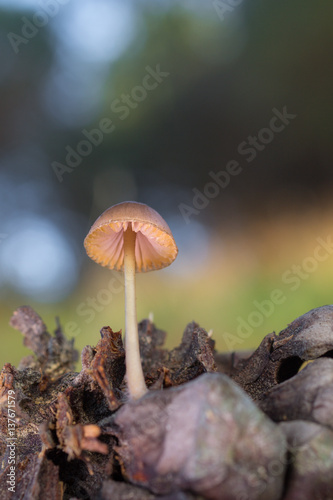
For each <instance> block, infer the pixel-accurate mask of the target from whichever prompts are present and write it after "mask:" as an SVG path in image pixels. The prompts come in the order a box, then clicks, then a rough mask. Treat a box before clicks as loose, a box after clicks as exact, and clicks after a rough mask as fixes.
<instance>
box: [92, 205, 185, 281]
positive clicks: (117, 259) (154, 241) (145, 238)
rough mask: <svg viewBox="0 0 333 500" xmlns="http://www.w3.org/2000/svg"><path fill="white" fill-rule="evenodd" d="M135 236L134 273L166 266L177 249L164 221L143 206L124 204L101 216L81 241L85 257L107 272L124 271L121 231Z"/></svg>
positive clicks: (122, 233)
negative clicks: (132, 232) (86, 255)
mask: <svg viewBox="0 0 333 500" xmlns="http://www.w3.org/2000/svg"><path fill="white" fill-rule="evenodd" d="M128 227H131V228H132V231H135V232H136V241H135V262H136V271H137V272H139V273H140V272H146V271H152V270H154V269H161V268H163V267H166V266H169V265H170V264H171V263H172V262H173V261H174V260H175V258H176V257H177V254H178V248H177V245H176V243H175V240H174V238H173V236H172V233H171V230H170V228H169V226H168V224H167V223H166V222H165V220H164V219H163V218H162V217H161V216H160V214H158V213H157V212H156V210H154V209H153V208H150V207H148V206H147V205H145V204H144V203H137V202H134V201H125V202H123V203H118V204H117V205H114V206H112V207H110V208H108V209H107V210H105V212H103V213H102V215H100V216H99V217H98V219H97V220H96V221H95V223H94V224H93V225H92V226H91V228H90V231H89V233H88V235H87V236H86V238H85V240H84V246H85V249H86V252H87V254H88V255H89V257H90V258H91V259H92V260H94V261H95V262H97V263H98V264H101V265H102V266H105V267H108V268H109V269H116V270H117V271H122V270H123V268H124V231H126V229H127V228H128Z"/></svg>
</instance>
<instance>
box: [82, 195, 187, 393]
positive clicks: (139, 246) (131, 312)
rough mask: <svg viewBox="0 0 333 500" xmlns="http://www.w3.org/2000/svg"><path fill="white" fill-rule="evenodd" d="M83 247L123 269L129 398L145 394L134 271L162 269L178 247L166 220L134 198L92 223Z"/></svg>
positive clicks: (106, 263)
mask: <svg viewBox="0 0 333 500" xmlns="http://www.w3.org/2000/svg"><path fill="white" fill-rule="evenodd" d="M84 246H85V249H86V251H87V254H88V255H89V257H90V258H91V259H93V260H94V261H96V262H97V263H98V264H101V265H102V266H105V267H108V268H109V269H115V270H117V271H124V279H125V351H126V377H127V386H128V390H129V394H130V397H131V398H132V399H138V398H140V397H141V396H143V395H144V394H145V392H146V391H147V387H146V384H145V380H144V376H143V371H142V366H141V358H140V351H139V336H138V325H137V318H136V304H135V273H136V272H138V273H140V272H146V271H151V270H154V269H161V268H163V267H166V266H168V265H170V264H171V263H172V262H173V261H174V260H175V258H176V257H177V253H178V248H177V246H176V243H175V240H174V238H173V236H172V233H171V230H170V228H169V226H168V225H167V223H166V222H165V220H164V219H163V218H162V217H161V216H160V215H159V214H158V213H157V212H156V211H155V210H154V209H152V208H150V207H148V206H147V205H144V204H143V203H137V202H133V201H127V202H123V203H119V204H117V205H114V206H112V207H110V208H108V209H107V210H106V211H105V212H103V213H102V215H101V216H100V217H99V218H98V219H97V220H96V222H95V223H94V224H93V225H92V227H91V229H90V231H89V233H88V235H87V237H86V238H85V240H84Z"/></svg>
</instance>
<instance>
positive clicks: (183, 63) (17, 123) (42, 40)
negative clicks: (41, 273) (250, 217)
mask: <svg viewBox="0 0 333 500" xmlns="http://www.w3.org/2000/svg"><path fill="white" fill-rule="evenodd" d="M222 3H223V2H211V3H210V4H209V8H207V5H205V6H202V5H200V3H198V8H197V10H195V9H191V10H190V9H188V8H185V7H184V6H182V3H181V2H179V3H178V2H170V6H169V8H166V7H165V6H164V8H161V6H154V5H152V4H151V3H150V2H141V3H139V4H138V5H136V10H137V14H138V17H137V27H136V29H137V33H136V35H135V36H134V40H133V42H132V44H131V45H130V46H129V47H128V49H127V50H126V52H125V53H124V54H123V55H122V56H121V58H120V59H119V60H118V61H117V62H116V63H114V64H112V65H110V68H109V76H108V77H107V78H106V79H105V92H104V97H103V105H102V106H100V108H99V109H96V113H95V116H94V117H93V119H92V120H91V121H90V123H85V124H84V126H83V127H81V126H80V127H77V129H75V128H71V129H68V128H66V127H61V126H60V125H59V123H57V122H56V121H55V120H54V119H52V117H51V116H50V115H49V114H48V113H47V112H46V110H45V107H43V100H42V98H41V90H42V85H43V81H44V79H45V78H46V76H47V74H48V72H49V71H50V68H51V67H52V64H53V62H54V55H55V53H56V51H57V46H56V44H55V40H54V35H53V33H52V30H51V29H49V26H46V27H45V28H43V29H40V31H39V33H38V35H37V36H36V37H35V38H34V39H32V40H31V41H30V42H29V44H27V45H26V46H22V50H20V53H19V54H18V55H15V54H14V53H13V51H12V49H11V47H10V44H9V42H8V39H6V38H7V34H8V32H10V31H14V32H19V29H20V26H21V24H22V21H21V18H22V15H23V14H24V13H22V12H17V11H15V12H14V11H5V10H3V11H2V12H1V16H0V29H1V38H2V45H3V50H2V53H3V55H2V59H3V63H2V70H1V73H2V75H1V95H2V99H1V108H2V113H1V114H2V121H1V129H0V144H1V146H2V150H3V152H4V154H6V153H8V152H10V151H11V150H12V149H16V150H17V149H19V148H21V147H23V146H26V145H28V144H29V142H30V143H32V142H34V143H36V141H37V142H38V143H39V144H40V145H41V147H42V150H43V152H44V154H45V163H44V166H43V168H42V169H41V168H40V167H37V166H36V168H34V167H33V166H30V164H29V159H28V158H27V165H29V175H30V176H34V175H37V176H46V177H48V178H51V180H52V182H53V184H54V189H56V190H57V193H58V196H60V198H61V199H62V200H63V203H64V204H65V205H67V206H68V207H70V208H72V209H75V210H76V211H79V212H82V213H84V214H86V215H87V214H90V209H91V204H92V185H93V183H94V179H95V178H96V176H97V175H98V174H99V172H101V171H103V170H105V169H107V168H110V169H112V168H113V167H118V168H125V169H126V170H127V171H129V172H132V173H133V174H134V177H135V181H136V183H137V186H138V190H139V191H138V193H139V194H138V198H140V199H146V198H147V197H148V198H149V197H153V196H154V195H153V194H152V192H153V191H152V188H157V189H158V190H157V192H158V193H160V192H161V191H163V192H164V195H165V197H166V198H167V199H168V200H169V203H170V198H172V205H173V207H174V209H176V207H177V205H178V204H179V203H180V202H185V203H186V202H190V201H191V197H192V196H193V193H192V188H193V187H197V188H199V189H200V188H201V187H202V186H203V185H204V184H205V183H206V182H207V181H208V180H209V179H208V173H209V171H211V170H213V171H219V170H221V169H223V168H224V167H225V165H226V163H227V162H228V161H229V160H232V159H237V160H238V161H240V162H241V161H242V162H243V163H244V158H243V159H242V158H241V157H240V156H239V154H238V153H237V148H238V145H239V144H240V143H241V142H242V141H244V140H246V139H247V137H248V136H249V135H256V133H257V132H258V131H259V130H260V129H261V128H263V127H266V126H267V125H268V123H269V120H270V118H271V116H272V108H277V109H282V108H283V106H287V109H288V111H289V112H290V113H294V114H296V115H297V119H296V120H295V121H294V122H293V124H292V125H291V126H290V127H289V129H288V133H281V134H280V135H277V137H276V138H275V139H274V141H273V142H272V143H271V144H269V145H268V146H267V148H265V150H264V151H263V152H262V153H261V154H260V155H259V154H258V156H257V158H256V161H255V162H254V163H253V164H249V165H247V164H246V163H245V165H244V167H246V168H244V173H243V174H242V175H241V176H239V177H237V179H234V181H233V183H231V185H230V188H228V193H226V195H225V196H222V197H220V198H219V200H217V202H216V203H215V204H214V208H215V210H216V212H217V214H219V213H220V210H221V209H222V208H223V207H224V203H226V200H229V201H230V197H232V200H233V203H236V206H242V204H244V205H245V206H246V210H248V209H249V207H251V209H256V208H258V205H259V208H260V210H262V207H263V205H264V204H265V200H266V199H267V198H270V197H271V196H272V192H274V193H277V196H278V195H279V193H280V192H283V193H284V195H285V190H286V189H287V191H288V193H289V194H288V196H289V201H293V200H294V199H295V198H296V199H297V201H298V202H299V199H301V200H302V199H304V198H306V199H307V200H310V201H311V202H312V201H314V200H316V199H317V198H318V197H319V193H320V192H321V190H322V189H327V188H329V187H330V186H331V183H332V176H333V174H332V169H331V168H330V167H331V162H330V159H331V129H332V127H331V116H332V111H333V109H332V108H333V98H332V72H333V70H332V51H333V32H332V17H333V6H332V3H331V2H330V1H328V0H327V1H324V2H321V3H320V4H314V3H313V2H312V1H310V0H302V1H301V0H297V1H295V2H292V3H290V2H287V1H280V2H273V1H270V2H264V1H262V0H256V1H251V2H249V1H248V2H246V1H244V2H242V3H241V4H240V5H239V6H238V7H236V8H235V9H234V11H233V12H226V13H225V14H224V15H223V16H221V10H220V11H219V7H218V5H221V4H222ZM25 15H26V16H27V17H29V13H25ZM221 17H224V19H222V18H221ZM54 22H57V19H56V18H55V19H54ZM20 49H21V47H20ZM157 65H160V68H161V70H162V71H166V72H168V73H170V74H169V76H168V77H167V78H166V79H165V81H164V82H163V83H162V84H160V85H159V87H158V90H156V91H151V92H148V96H147V98H146V99H145V101H144V102H141V103H139V105H138V106H137V108H136V109H133V110H131V113H130V115H129V117H128V118H127V119H125V120H123V121H121V120H119V117H115V114H114V113H113V112H112V110H111V108H110V106H111V104H112V102H113V100H114V99H117V98H119V97H120V96H121V95H122V94H130V93H131V91H132V89H133V88H134V87H135V86H137V85H140V84H141V82H142V79H143V78H144V76H145V74H146V70H145V68H146V67H147V66H151V67H152V68H155V67H156V66H157ZM92 91H93V89H92ZM105 117H108V118H110V119H112V120H114V121H115V124H116V129H115V131H114V133H112V134H111V135H107V136H105V140H104V141H103V143H102V144H101V145H100V146H99V147H98V148H96V149H95V150H94V151H93V153H92V154H91V155H90V156H89V157H88V158H86V159H84V160H83V161H82V163H81V165H80V166H78V167H77V169H76V171H75V172H74V173H73V174H72V175H68V176H65V177H64V182H63V183H62V184H59V183H58V182H57V179H56V177H55V175H54V173H53V172H52V168H51V166H50V165H51V162H52V161H53V160H54V159H59V161H62V160H63V159H64V157H65V146H66V145H68V144H70V145H72V146H73V147H74V148H75V145H76V144H77V143H78V142H79V141H80V140H81V139H82V129H83V128H87V129H89V128H93V127H95V126H96V124H98V122H99V120H100V119H102V118H105ZM27 165H24V164H21V165H20V166H18V165H16V167H15V168H17V169H22V172H26V171H27ZM5 166H6V165H5ZM156 198H157V199H156V204H157V208H159V204H160V203H162V202H161V196H160V195H158V196H156ZM111 201H112V200H111ZM170 204H171V203H170ZM232 206H233V205H232ZM212 210H214V209H212Z"/></svg>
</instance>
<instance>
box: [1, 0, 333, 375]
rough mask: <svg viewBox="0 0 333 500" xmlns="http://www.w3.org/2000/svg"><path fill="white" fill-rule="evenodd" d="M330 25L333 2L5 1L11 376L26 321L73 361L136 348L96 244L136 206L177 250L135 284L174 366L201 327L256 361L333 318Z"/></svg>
mask: <svg viewBox="0 0 333 500" xmlns="http://www.w3.org/2000/svg"><path fill="white" fill-rule="evenodd" d="M332 22H333V4H332V2H331V1H329V0H326V1H323V2H320V3H318V4H316V3H314V2H312V1H310V0H302V1H301V0H296V1H294V2H287V1H284V0H282V1H279V2H273V1H272V0H271V1H267V0H266V1H259V0H251V1H249V0H243V1H234V0H225V1H222V0H215V1H210V0H209V1H191V2H189V1H185V0H184V1H176V0H174V1H171V0H170V1H168V0H164V1H156V0H155V1H148V0H135V1H128V0H123V1H120V0H119V1H113V0H40V1H36V2H35V1H28V0H26V1H24V0H21V1H19V0H10V1H9V0H8V1H5V0H2V1H0V33H1V53H0V54H1V55H0V57H1V64H0V86H1V87H0V88H1V100H0V106H1V124H0V147H1V156H0V210H1V220H0V299H1V305H0V331H1V346H2V348H1V353H0V358H1V359H0V361H1V364H3V363H5V362H10V363H12V364H14V365H16V366H17V364H18V362H19V360H20V358H21V357H22V355H25V354H28V351H27V350H26V349H25V348H24V347H23V346H22V338H21V335H20V333H19V332H17V331H15V330H13V329H12V328H11V327H10V326H9V325H8V322H9V319H10V317H11V314H12V312H13V311H14V310H15V309H16V308H17V307H18V306H19V305H24V304H29V305H31V306H33V307H34V308H35V309H36V311H37V312H38V313H39V314H40V315H41V316H42V318H43V319H44V321H45V322H46V323H47V325H48V327H49V330H50V331H52V330H53V329H54V328H55V317H56V316H58V317H59V318H60V321H61V324H62V325H63V327H64V330H65V332H66V334H67V335H68V336H69V337H73V336H74V337H75V343H76V346H77V347H78V348H79V349H82V347H83V346H84V345H86V344H87V343H89V344H91V345H95V344H96V343H97V342H98V340H99V330H100V329H101V328H102V327H103V326H104V325H110V326H111V327H112V328H113V329H114V330H119V329H121V328H123V325H124V306H123V301H124V294H123V287H122V275H121V274H119V275H117V273H113V272H111V271H108V270H106V269H104V268H101V267H100V266H98V265H97V264H95V263H93V262H91V261H90V260H89V259H88V257H87V256H86V254H85V251H84V248H83V245H82V243H83V239H84V237H85V235H86V234H87V232H88V230H89V228H90V225H91V224H92V223H93V222H94V220H95V219H96V218H97V217H98V215H100V213H102V212H103V211H104V210H105V209H106V208H108V207H109V206H111V205H113V204H115V203H118V202H121V201H125V200H136V201H140V202H143V203H147V204H148V205H151V206H152V207H153V208H155V209H156V210H157V211H158V212H160V213H161V215H162V216H163V217H164V218H165V219H166V220H167V222H168V224H169V226H170V227H171V229H172V231H173V233H174V237H175V240H176V242H177V244H178V246H179V255H178V257H177V260H176V261H175V262H174V263H173V264H172V265H171V266H170V267H169V268H167V269H164V270H161V271H158V272H152V273H147V274H142V275H139V276H138V280H137V308H138V319H142V318H145V317H147V316H148V315H149V314H150V313H153V314H154V321H155V323H156V325H157V326H158V327H159V328H162V329H164V330H166V331H167V332H168V340H167V345H168V346H174V345H176V344H177V343H178V342H179V340H180V338H181V334H182V331H183V330H184V328H185V326H186V324H187V323H188V322H190V321H192V320H195V321H197V322H198V323H199V324H200V325H201V326H202V327H204V328H206V329H207V330H209V329H212V330H213V338H214V339H215V340H216V342H217V348H218V349H219V350H233V349H246V348H251V347H256V346H257V345H258V343H259V342H260V340H261V339H262V337H263V336H264V335H265V334H267V333H269V332H271V331H276V332H278V331H279V330H281V329H282V328H284V327H285V326H286V325H287V324H288V323H289V322H291V321H292V320H293V319H295V318H296V317H297V316H299V315H301V314H303V313H305V312H307V311H308V310H309V309H312V308H314V307H317V306H321V305H324V304H329V303H332V302H333V280H332V276H333V249H332V248H331V247H332V241H331V237H332V233H333V228H332V213H333V203H332V184H333V169H332V161H331V158H332V126H331V122H332V116H333V92H332V88H333V81H332V76H333V67H332V55H333V31H332ZM275 117H276V118H275Z"/></svg>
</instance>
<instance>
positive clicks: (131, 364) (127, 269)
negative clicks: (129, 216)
mask: <svg viewBox="0 0 333 500" xmlns="http://www.w3.org/2000/svg"><path fill="white" fill-rule="evenodd" d="M135 240H136V232H135V231H132V228H131V227H130V226H129V227H128V229H127V230H126V231H125V232H124V277H125V353H126V377H127V386H128V390H129V394H130V397H131V399H139V398H141V396H143V395H144V394H145V393H146V392H147V387H146V384H145V379H144V376H143V371H142V365H141V358H140V348H139V334H138V323H137V318H136V303H135Z"/></svg>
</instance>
